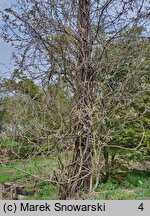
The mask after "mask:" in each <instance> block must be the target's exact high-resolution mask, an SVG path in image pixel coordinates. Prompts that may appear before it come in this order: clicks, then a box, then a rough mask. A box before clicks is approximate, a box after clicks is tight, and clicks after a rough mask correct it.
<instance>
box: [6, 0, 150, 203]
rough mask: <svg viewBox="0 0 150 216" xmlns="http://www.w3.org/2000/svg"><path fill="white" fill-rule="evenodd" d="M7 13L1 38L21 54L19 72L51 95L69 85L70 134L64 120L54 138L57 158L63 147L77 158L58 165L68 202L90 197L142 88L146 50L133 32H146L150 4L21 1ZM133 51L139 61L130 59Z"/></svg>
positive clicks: (93, 0) (104, 0)
mask: <svg viewBox="0 0 150 216" xmlns="http://www.w3.org/2000/svg"><path fill="white" fill-rule="evenodd" d="M2 14H3V20H4V22H5V24H4V26H3V32H2V36H3V38H4V39H5V40H6V41H7V42H11V43H12V44H13V45H14V46H15V47H16V48H17V52H16V53H15V54H14V58H15V60H16V65H17V67H18V68H19V69H21V70H22V71H23V72H24V73H26V75H28V76H30V77H32V78H37V79H38V80H40V81H41V83H42V84H43V86H44V88H48V86H49V85H50V84H51V83H52V82H53V83H57V84H59V82H62V81H64V82H65V83H66V86H67V87H68V88H69V89H71V91H72V95H73V96H74V98H75V101H76V103H75V105H74V106H73V107H72V110H71V112H70V113H69V114H68V120H67V121H68V124H70V127H69V128H68V130H66V131H64V125H63V118H62V124H61V126H60V128H59V130H58V131H57V133H55V134H54V137H55V138H56V140H57V150H58V152H59V151H61V148H62V144H63V143H64V142H66V145H67V143H68V144H70V145H71V149H72V152H73V153H72V156H71V157H72V158H71V160H69V159H68V160H67V161H65V162H64V160H61V159H60V158H59V160H58V161H59V165H60V168H61V173H59V175H58V173H57V172H56V173H55V177H56V179H57V181H58V183H59V185H60V194H61V198H62V199H66V198H68V197H70V196H74V195H75V193H76V192H78V191H79V190H80V188H82V187H83V188H84V189H86V190H87V191H90V192H91V191H92V190H94V189H95V188H96V187H97V185H98V183H99V178H100V171H101V168H102V166H103V165H104V164H103V162H102V161H103V159H102V158H101V152H102V149H103V148H104V149H105V147H107V146H108V142H109V141H110V140H111V136H112V133H114V132H115V131H116V130H119V129H120V128H121V127H123V125H124V122H125V121H126V119H127V118H128V115H126V116H124V117H123V118H122V119H121V120H120V124H119V126H118V127H117V128H114V129H112V130H111V129H110V121H111V119H113V118H114V116H115V115H116V112H119V108H120V107H122V106H123V107H124V108H125V109H126V107H128V106H130V103H131V101H133V99H134V97H135V94H133V92H134V93H135V92H136V91H137V89H138V87H137V83H138V81H139V79H140V77H141V74H139V73H138V70H139V68H140V67H141V64H142V62H143V60H144V59H145V58H146V53H147V49H146V47H143V49H140V50H139V49H138V39H137V38H136V37H135V35H136V34H135V32H134V29H136V27H138V26H146V22H147V20H148V18H149V14H148V1H146V0H142V1H139V0H136V1H134V0H133V1H130V0H127V1H125V0H101V1H99V0H64V1H60V0H55V1H54V0H43V1H41V0H31V1H27V0H17V3H16V5H15V6H12V7H11V8H7V9H5V11H3V12H2ZM131 38H132V40H130V39H131ZM132 49H133V50H134V52H135V53H136V52H138V55H136V56H135V57H133V59H128V57H129V55H127V53H128V52H129V50H132ZM130 60H131V61H130ZM122 68H124V71H123V70H122ZM45 86H46V87H45ZM61 117H62V116H61ZM113 130H114V131H113ZM67 151H68V150H67Z"/></svg>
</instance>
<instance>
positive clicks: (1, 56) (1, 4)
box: [0, 0, 15, 78]
mask: <svg viewBox="0 0 150 216" xmlns="http://www.w3.org/2000/svg"><path fill="white" fill-rule="evenodd" d="M14 1H15V0H0V11H1V10H3V9H4V8H7V7H9V6H10V5H11V4H12V3H13V2H14ZM1 28H2V17H1V16H0V29H1ZM0 32H1V30H0ZM12 51H13V48H12V47H11V45H10V44H8V43H6V42H4V41H3V39H2V38H1V37H0V78H4V77H9V75H10V73H11V72H12V70H13V68H14V62H13V60H12Z"/></svg>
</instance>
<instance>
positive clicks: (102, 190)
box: [83, 173, 150, 200]
mask: <svg viewBox="0 0 150 216" xmlns="http://www.w3.org/2000/svg"><path fill="white" fill-rule="evenodd" d="M83 198H84V199H93V200H149V199H150V175H149V174H143V175H140V174H135V173H130V174H128V176H127V178H126V179H125V181H124V182H122V184H117V183H115V182H114V181H113V180H112V179H111V180H110V181H108V182H107V183H106V184H100V185H99V186H98V188H97V190H96V191H95V193H94V194H92V195H85V194H84V195H83Z"/></svg>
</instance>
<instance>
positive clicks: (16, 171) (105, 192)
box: [0, 140, 150, 200]
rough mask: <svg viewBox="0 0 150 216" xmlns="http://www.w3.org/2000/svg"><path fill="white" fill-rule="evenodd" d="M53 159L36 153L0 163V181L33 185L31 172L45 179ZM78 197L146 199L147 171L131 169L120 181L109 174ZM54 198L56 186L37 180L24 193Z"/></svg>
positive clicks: (149, 178)
mask: <svg viewBox="0 0 150 216" xmlns="http://www.w3.org/2000/svg"><path fill="white" fill-rule="evenodd" d="M5 145H9V146H11V145H16V143H12V142H10V141H9V140H6V142H5ZM62 157H63V155H62ZM55 163H56V159H55V158H54V157H36V158H32V159H31V158H30V159H26V160H22V161H19V160H18V161H15V162H9V163H7V164H5V165H0V184H2V183H6V182H9V183H15V184H23V185H26V188H28V189H33V184H34V178H33V177H32V175H37V176H40V177H42V178H47V179H49V178H50V174H51V172H52V170H53V169H55V168H56V166H55ZM30 174H31V175H30ZM79 197H80V199H92V200H136V199H137V200H144V199H149V200H150V173H147V174H146V173H140V172H139V173H134V172H131V173H129V174H128V175H127V176H126V178H125V179H124V181H122V182H121V183H119V182H117V181H116V180H115V178H114V179H113V178H111V179H110V180H109V181H108V182H107V183H106V184H103V183H102V184H100V185H99V186H98V187H97V189H96V191H95V192H94V193H93V194H85V193H84V192H83V191H81V193H80V196H79ZM57 198H58V189H57V188H56V187H55V186H53V185H52V184H50V183H46V182H45V181H41V180H40V181H38V182H37V183H36V193H35V195H34V196H31V197H27V199H33V200H44V199H45V200H50V199H57Z"/></svg>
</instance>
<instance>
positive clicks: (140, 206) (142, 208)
mask: <svg viewBox="0 0 150 216" xmlns="http://www.w3.org/2000/svg"><path fill="white" fill-rule="evenodd" d="M138 209H139V210H141V211H143V210H144V206H143V203H141V204H140V205H139V207H138Z"/></svg>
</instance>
